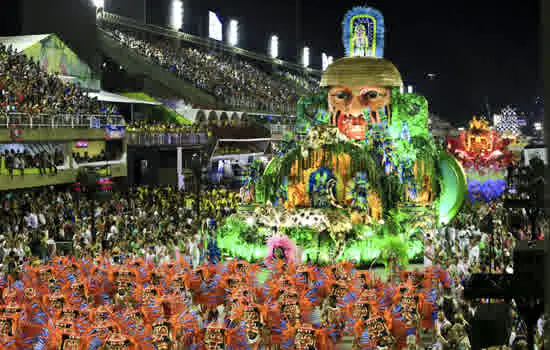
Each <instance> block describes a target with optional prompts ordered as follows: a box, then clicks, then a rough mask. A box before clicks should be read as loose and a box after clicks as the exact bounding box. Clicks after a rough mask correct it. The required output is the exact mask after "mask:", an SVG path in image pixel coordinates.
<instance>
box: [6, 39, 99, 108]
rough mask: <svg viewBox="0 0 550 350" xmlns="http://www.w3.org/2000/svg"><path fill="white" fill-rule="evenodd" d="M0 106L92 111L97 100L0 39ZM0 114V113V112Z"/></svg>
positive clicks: (96, 104)
mask: <svg viewBox="0 0 550 350" xmlns="http://www.w3.org/2000/svg"><path fill="white" fill-rule="evenodd" d="M0 107H1V111H2V112H4V113H7V112H17V113H30V114H36V113H46V114H48V113H57V114H64V113H71V114H94V113H99V112H100V111H101V108H102V107H101V104H100V102H99V101H98V100H97V99H95V98H89V97H88V96H87V95H86V94H85V92H84V91H83V90H82V89H81V88H80V87H79V85H77V84H73V83H67V82H64V81H63V80H62V79H61V78H60V77H59V76H58V75H56V74H50V73H48V72H46V71H45V70H44V69H42V68H41V63H40V62H35V61H33V60H32V59H29V58H28V57H26V56H25V55H24V54H21V53H18V52H16V51H15V49H14V48H13V47H11V46H10V47H6V46H5V45H3V44H1V43H0ZM0 114H1V113H0Z"/></svg>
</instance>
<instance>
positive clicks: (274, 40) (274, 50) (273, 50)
mask: <svg viewBox="0 0 550 350" xmlns="http://www.w3.org/2000/svg"><path fill="white" fill-rule="evenodd" d="M269 55H270V56H271V58H277V57H279V37H278V36H277V35H272V36H271V41H270V44H269Z"/></svg>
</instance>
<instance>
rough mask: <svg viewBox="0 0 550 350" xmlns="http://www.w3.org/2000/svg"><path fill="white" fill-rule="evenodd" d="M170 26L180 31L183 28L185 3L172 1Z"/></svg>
mask: <svg viewBox="0 0 550 350" xmlns="http://www.w3.org/2000/svg"><path fill="white" fill-rule="evenodd" d="M170 14H171V18H170V24H171V25H172V28H174V29H175V30H180V29H181V28H182V27H183V1H182V0H172V11H171V13H170Z"/></svg>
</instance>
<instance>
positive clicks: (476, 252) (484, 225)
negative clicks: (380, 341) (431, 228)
mask: <svg viewBox="0 0 550 350" xmlns="http://www.w3.org/2000/svg"><path fill="white" fill-rule="evenodd" d="M510 215H511V212H510V209H507V208H505V207H504V204H503V202H502V201H495V202H492V203H483V204H482V203H476V204H475V205H473V206H470V205H468V204H467V205H466V206H465V208H463V210H462V213H461V214H459V216H458V217H457V218H456V219H455V220H454V222H453V226H449V227H444V228H442V229H441V230H440V231H439V232H438V233H437V234H436V235H433V236H428V237H427V239H426V245H425V254H426V257H425V261H426V262H427V263H428V264H434V265H437V266H442V267H444V268H446V270H447V271H448V272H449V275H450V277H451V279H452V280H453V284H454V286H455V287H456V288H454V289H453V292H452V293H450V294H449V295H446V296H445V298H446V299H445V300H444V304H445V305H447V306H446V308H445V310H444V312H443V313H441V314H440V320H439V322H440V327H439V329H438V330H437V331H438V334H437V343H438V345H439V348H440V349H454V348H456V347H455V346H453V345H454V344H453V338H454V337H455V336H456V335H455V334H453V331H452V329H453V328H454V326H455V325H456V324H459V325H461V326H460V327H461V328H463V329H464V331H465V335H466V336H467V337H468V338H470V339H471V337H472V328H471V325H472V323H473V319H474V316H475V313H476V310H477V309H478V308H479V306H480V303H482V302H490V301H488V300H478V301H471V300H466V299H464V298H463V292H464V287H463V285H464V282H465V281H466V280H467V279H468V278H469V277H470V276H471V275H472V274H474V273H489V274H513V272H514V266H513V252H514V248H515V247H516V245H517V243H518V241H519V240H523V239H526V240H532V239H541V237H544V232H542V231H544V230H547V229H548V220H547V219H546V218H545V217H543V218H541V220H540V221H541V223H540V224H536V225H535V227H532V224H531V223H530V222H529V220H524V221H523V224H520V225H513V226H510V225H509V223H508V221H509V220H508V219H509V216H510ZM526 232H535V233H536V234H533V235H531V234H527V233H526ZM511 313H512V314H511V315H510V319H511V320H512V329H511V330H510V339H509V341H507V343H506V344H503V345H504V347H505V348H512V349H527V335H528V333H527V331H528V330H527V325H526V323H525V321H524V320H523V319H522V318H521V317H520V315H519V312H518V305H517V304H516V303H515V301H512V311H511ZM543 328H544V317H541V319H539V324H538V329H537V333H536V335H535V342H536V345H537V348H538V349H541V347H542V342H543Z"/></svg>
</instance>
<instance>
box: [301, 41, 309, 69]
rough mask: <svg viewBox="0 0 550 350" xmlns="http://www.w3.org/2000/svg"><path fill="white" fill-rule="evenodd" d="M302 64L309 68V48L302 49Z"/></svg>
mask: <svg viewBox="0 0 550 350" xmlns="http://www.w3.org/2000/svg"><path fill="white" fill-rule="evenodd" d="M302 64H303V65H304V67H305V68H307V67H309V47H307V46H306V47H304V53H303V56H302Z"/></svg>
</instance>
